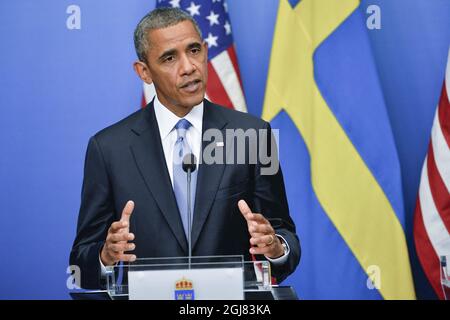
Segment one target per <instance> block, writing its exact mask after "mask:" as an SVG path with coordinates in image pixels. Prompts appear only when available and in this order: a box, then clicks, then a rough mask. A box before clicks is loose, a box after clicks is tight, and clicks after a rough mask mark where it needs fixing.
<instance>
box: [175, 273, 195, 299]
mask: <svg viewBox="0 0 450 320" xmlns="http://www.w3.org/2000/svg"><path fill="white" fill-rule="evenodd" d="M175 300H195V295H194V285H193V284H192V281H191V280H188V279H186V278H185V277H183V278H182V279H180V280H178V281H176V282H175Z"/></svg>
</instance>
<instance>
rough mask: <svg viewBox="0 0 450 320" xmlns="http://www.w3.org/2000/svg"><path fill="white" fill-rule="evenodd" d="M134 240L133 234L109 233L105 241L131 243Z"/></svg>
mask: <svg viewBox="0 0 450 320" xmlns="http://www.w3.org/2000/svg"><path fill="white" fill-rule="evenodd" d="M132 240H134V234H132V233H128V232H126V233H111V234H109V235H108V237H107V238H106V241H109V242H112V243H114V242H121V241H132Z"/></svg>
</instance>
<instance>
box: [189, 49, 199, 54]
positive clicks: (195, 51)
mask: <svg viewBox="0 0 450 320" xmlns="http://www.w3.org/2000/svg"><path fill="white" fill-rule="evenodd" d="M199 52H200V49H199V48H193V49H191V53H193V54H197V53H199Z"/></svg>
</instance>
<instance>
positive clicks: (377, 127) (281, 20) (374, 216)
mask: <svg viewBox="0 0 450 320" xmlns="http://www.w3.org/2000/svg"><path fill="white" fill-rule="evenodd" d="M359 5H360V4H359V1H357V0H339V1H338V0H302V1H300V0H281V1H280V5H279V9H278V17H277V24H276V28H275V34H274V40H273V45H272V52H271V60H270V67H269V74H268V80H267V87H266V96H265V101H264V109H263V118H264V119H266V120H268V121H271V122H272V125H273V126H274V127H275V128H282V129H281V130H280V160H281V163H282V165H283V168H284V171H285V176H286V186H287V191H288V197H289V200H290V207H291V213H292V215H293V216H294V219H295V220H296V224H297V226H298V233H299V236H300V240H301V243H302V248H303V253H302V257H303V258H302V261H301V263H300V267H299V269H298V272H297V273H296V274H295V275H294V276H293V277H291V278H290V282H291V283H293V284H295V285H296V288H297V290H298V292H299V295H300V296H301V297H303V298H311V299H314V298H337V299H340V298H342V299H347V298H352V299H380V298H385V299H414V298H415V293H414V287H413V281H412V275H411V269H410V263H409V257H408V250H407V246H406V239H405V233H404V229H405V226H404V212H403V211H404V209H403V199H402V188H401V179H400V167H399V161H398V157H397V152H396V148H395V144H394V140H393V135H392V132H391V128H390V125H389V120H388V117H387V113H386V108H385V103H384V99H383V95H382V92H381V89H380V85H379V80H378V76H377V72H376V68H375V65H374V61H373V57H372V53H371V48H370V43H369V40H368V35H367V29H366V26H365V20H364V16H363V14H362V12H361V11H360V9H359Z"/></svg>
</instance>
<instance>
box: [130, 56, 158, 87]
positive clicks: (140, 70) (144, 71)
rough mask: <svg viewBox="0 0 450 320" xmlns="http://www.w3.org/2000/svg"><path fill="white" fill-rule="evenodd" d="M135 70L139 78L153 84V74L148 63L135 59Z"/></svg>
mask: <svg viewBox="0 0 450 320" xmlns="http://www.w3.org/2000/svg"><path fill="white" fill-rule="evenodd" d="M133 68H134V71H136V73H137V75H138V76H139V78H141V79H142V81H144V82H145V83H147V84H151V83H152V82H153V80H152V75H151V72H150V69H149V68H148V66H147V64H146V63H144V62H142V61H135V62H134V63H133Z"/></svg>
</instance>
